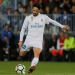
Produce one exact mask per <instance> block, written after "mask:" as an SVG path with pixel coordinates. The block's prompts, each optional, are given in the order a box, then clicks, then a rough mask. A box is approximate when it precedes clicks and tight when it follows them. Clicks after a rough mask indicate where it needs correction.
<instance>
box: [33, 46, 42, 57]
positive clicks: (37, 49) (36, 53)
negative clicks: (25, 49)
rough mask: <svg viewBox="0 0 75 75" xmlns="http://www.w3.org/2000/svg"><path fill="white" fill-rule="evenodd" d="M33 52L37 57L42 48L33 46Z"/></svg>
mask: <svg viewBox="0 0 75 75" xmlns="http://www.w3.org/2000/svg"><path fill="white" fill-rule="evenodd" d="M33 52H34V57H39V56H40V53H41V52H42V50H41V49H40V48H36V47H34V48H33Z"/></svg>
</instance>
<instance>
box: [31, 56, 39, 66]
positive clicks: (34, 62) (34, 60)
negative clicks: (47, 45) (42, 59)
mask: <svg viewBox="0 0 75 75" xmlns="http://www.w3.org/2000/svg"><path fill="white" fill-rule="evenodd" d="M38 61H39V58H36V57H34V58H33V60H32V62H31V66H36V65H37V63H38Z"/></svg>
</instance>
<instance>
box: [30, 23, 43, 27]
mask: <svg viewBox="0 0 75 75" xmlns="http://www.w3.org/2000/svg"><path fill="white" fill-rule="evenodd" d="M31 28H43V25H40V24H39V23H35V25H31Z"/></svg>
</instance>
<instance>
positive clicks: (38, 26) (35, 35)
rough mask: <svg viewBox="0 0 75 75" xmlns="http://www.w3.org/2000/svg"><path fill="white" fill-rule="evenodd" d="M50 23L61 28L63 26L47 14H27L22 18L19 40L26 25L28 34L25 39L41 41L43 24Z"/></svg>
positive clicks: (21, 38)
mask: <svg viewBox="0 0 75 75" xmlns="http://www.w3.org/2000/svg"><path fill="white" fill-rule="evenodd" d="M49 23H52V24H53V25H56V26H59V27H61V28H63V27H64V26H63V25H61V24H60V23H58V22H56V21H54V20H52V19H51V18H49V17H48V16H47V15H42V14H38V16H36V17H35V16H33V14H31V15H30V16H27V17H26V18H25V20H24V23H23V26H22V29H21V32H20V41H23V36H24V32H25V30H26V28H27V27H28V34H27V37H26V40H32V41H43V33H44V27H45V24H49Z"/></svg>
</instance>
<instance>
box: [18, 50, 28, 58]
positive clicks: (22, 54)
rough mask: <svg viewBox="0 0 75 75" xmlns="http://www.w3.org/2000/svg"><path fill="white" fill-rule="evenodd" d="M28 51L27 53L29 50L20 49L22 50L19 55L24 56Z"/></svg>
mask: <svg viewBox="0 0 75 75" xmlns="http://www.w3.org/2000/svg"><path fill="white" fill-rule="evenodd" d="M26 53H27V52H25V51H20V52H19V56H21V57H22V56H25V55H26Z"/></svg>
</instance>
